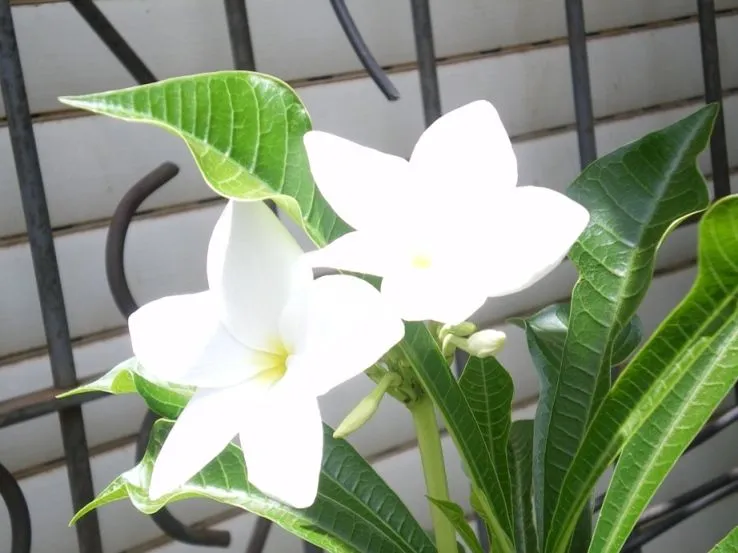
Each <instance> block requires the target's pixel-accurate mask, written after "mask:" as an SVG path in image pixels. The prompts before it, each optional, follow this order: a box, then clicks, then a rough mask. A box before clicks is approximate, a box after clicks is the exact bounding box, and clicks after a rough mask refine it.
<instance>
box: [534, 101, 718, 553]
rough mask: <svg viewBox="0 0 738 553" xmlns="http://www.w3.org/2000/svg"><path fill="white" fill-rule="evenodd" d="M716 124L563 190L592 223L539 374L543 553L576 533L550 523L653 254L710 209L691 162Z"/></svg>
mask: <svg viewBox="0 0 738 553" xmlns="http://www.w3.org/2000/svg"><path fill="white" fill-rule="evenodd" d="M715 115H716V107H715V106H708V107H705V108H703V109H701V110H699V111H698V112H696V113H695V114H693V115H691V116H689V117H687V118H685V119H683V120H682V121H679V122H678V123H676V124H674V125H671V126H670V127H667V128H666V129H664V130H661V131H657V132H654V133H651V134H649V135H647V136H645V137H644V138H642V139H640V140H637V141H635V142H632V143H631V144H628V145H626V146H624V147H622V148H620V149H618V150H616V151H614V152H613V153H611V154H608V155H606V156H604V157H602V158H600V159H599V160H597V161H595V162H594V163H592V164H591V165H589V167H587V169H585V171H584V172H583V173H582V174H581V175H580V176H579V177H578V178H577V179H576V180H575V181H574V183H573V184H572V185H571V187H570V188H569V189H568V195H569V196H570V197H571V198H572V199H574V200H576V201H577V202H579V203H580V204H582V205H583V206H584V207H586V208H587V209H588V210H589V212H590V215H591V220H590V223H589V226H588V227H587V229H586V230H585V231H584V233H583V234H582V235H581V236H580V238H579V240H578V241H577V242H576V244H575V245H574V246H573V248H572V250H571V252H570V255H569V257H570V258H571V260H572V262H573V263H574V265H575V266H576V268H577V270H578V272H579V279H578V281H577V283H576V285H575V287H574V290H573V292H572V299H571V307H570V315H569V324H568V333H567V337H566V340H565V342H564V347H563V354H562V358H561V362H560V364H559V365H558V367H555V366H553V367H546V368H545V369H542V368H541V367H539V370H541V372H542V373H543V378H542V381H543V382H542V395H541V397H540V401H539V408H538V412H537V415H536V430H535V441H534V457H533V481H534V493H535V497H536V518H537V529H538V532H539V538H540V540H541V542H542V543H544V544H545V547H544V551H545V552H546V553H552V552H554V551H555V552H556V553H560V552H562V551H565V550H566V548H567V546H568V543H569V540H570V538H571V532H572V531H573V526H572V527H569V526H568V525H567V526H566V527H564V526H561V525H557V524H555V523H554V522H553V519H554V513H555V511H556V510H557V509H559V510H560V511H564V512H566V517H565V518H567V519H569V518H571V516H572V512H571V509H573V508H574V505H572V504H571V503H570V502H561V501H560V493H561V488H562V485H563V483H564V477H565V476H566V474H567V471H568V470H569V468H570V466H571V463H572V459H573V458H574V455H575V454H576V451H577V449H578V448H579V445H580V444H581V442H582V437H583V435H584V432H585V430H586V428H587V424H588V422H589V421H590V420H591V417H592V415H593V414H594V412H595V411H596V410H597V407H598V405H597V404H598V403H599V400H600V399H601V397H602V396H603V395H604V392H605V391H606V390H607V388H608V387H609V379H610V369H611V367H612V358H613V355H612V354H613V344H614V342H615V338H616V337H617V336H618V335H619V334H620V333H621V332H622V330H623V329H624V328H625V327H626V325H627V324H628V322H629V321H630V320H631V319H632V317H633V316H634V315H635V312H636V309H637V308H638V305H639V304H640V301H641V299H642V298H643V296H644V295H645V293H646V290H647V288H648V285H649V283H650V282H651V278H652V276H653V268H654V262H655V253H656V249H657V247H658V245H659V244H660V242H661V241H662V239H663V238H664V236H665V234H666V233H667V231H668V230H669V229H670V228H671V225H672V224H673V223H674V222H675V221H677V220H680V219H682V218H683V217H685V216H686V215H688V214H690V213H693V212H696V211H699V210H702V209H704V208H705V207H706V206H707V202H708V195H707V188H706V186H705V183H704V179H703V177H702V175H701V174H700V173H699V171H698V170H697V164H696V159H697V155H698V154H699V153H700V152H701V151H702V150H703V149H704V148H705V146H706V145H707V142H708V140H709V136H710V131H711V128H712V123H713V121H714V118H715ZM580 509H581V508H580ZM574 514H575V517H576V516H578V512H577V513H574ZM575 520H576V518H575Z"/></svg>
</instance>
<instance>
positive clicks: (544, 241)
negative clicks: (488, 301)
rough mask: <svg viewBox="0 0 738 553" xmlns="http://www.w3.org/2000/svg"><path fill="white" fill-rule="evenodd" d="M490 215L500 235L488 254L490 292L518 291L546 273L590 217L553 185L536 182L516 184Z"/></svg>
mask: <svg viewBox="0 0 738 553" xmlns="http://www.w3.org/2000/svg"><path fill="white" fill-rule="evenodd" d="M490 217H491V219H494V224H495V225H496V227H497V229H498V231H497V234H498V235H499V236H500V239H498V241H496V242H494V243H493V244H491V247H490V249H489V252H490V255H489V256H488V257H487V262H488V263H489V268H488V274H490V275H491V278H490V280H489V281H488V288H487V291H488V293H489V295H490V296H504V295H507V294H512V293H514V292H519V291H520V290H524V289H525V288H528V287H529V286H531V285H532V284H534V283H536V282H537V281H539V280H540V279H542V278H543V277H545V276H546V275H547V274H549V273H550V272H551V271H552V270H553V269H555V268H556V266H557V265H558V264H559V263H561V261H562V260H563V259H564V257H566V254H567V253H568V252H569V249H570V248H571V246H572V245H573V244H574V242H575V241H576V240H577V238H578V237H579V235H580V234H581V233H582V232H583V231H584V229H585V228H586V226H587V224H588V222H589V212H588V211H587V210H586V209H585V208H584V207H582V206H581V205H579V204H578V203H576V202H575V201H573V200H571V199H569V198H568V197H566V196H565V195H563V194H561V193H559V192H556V191H555V190H551V189H549V188H542V187H536V186H523V187H519V188H516V189H515V190H514V191H513V192H512V193H511V194H510V196H509V197H508V198H506V199H505V201H504V203H502V204H501V205H500V206H499V209H496V210H495V212H494V214H492V215H491V216H490ZM503 232H504V233H505V234H504V236H503V235H502V234H501V233H503ZM503 237H504V239H501V238H503Z"/></svg>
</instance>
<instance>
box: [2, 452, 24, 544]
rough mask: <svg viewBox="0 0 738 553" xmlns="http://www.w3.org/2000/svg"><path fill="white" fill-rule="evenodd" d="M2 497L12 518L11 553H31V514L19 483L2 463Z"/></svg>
mask: <svg viewBox="0 0 738 553" xmlns="http://www.w3.org/2000/svg"><path fill="white" fill-rule="evenodd" d="M0 497H2V498H3V501H4V502H5V505H6V507H7V508H8V515H9V517H10V553H31V514H30V513H29V512H28V503H27V502H26V497H25V496H24V495H23V490H22V489H21V488H20V486H19V485H18V481H17V480H16V479H15V477H14V476H13V475H12V474H11V473H10V471H9V470H8V469H6V468H5V467H4V466H3V464H2V463H0Z"/></svg>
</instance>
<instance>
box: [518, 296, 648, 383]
mask: <svg viewBox="0 0 738 553" xmlns="http://www.w3.org/2000/svg"><path fill="white" fill-rule="evenodd" d="M569 313H570V307H569V303H568V302H567V303H554V304H552V305H549V306H548V307H544V308H543V309H541V310H540V311H538V312H537V313H535V314H534V315H532V316H531V317H529V318H527V319H513V320H511V322H513V323H514V324H516V325H518V326H520V327H522V328H523V329H525V330H528V329H529V328H530V330H531V331H532V332H533V336H532V337H533V338H534V339H536V340H538V341H540V342H544V343H541V344H539V347H541V348H543V349H542V350H541V353H542V354H543V355H544V357H545V359H543V360H541V362H543V361H547V362H548V364H550V365H551V366H552V368H555V369H557V370H558V368H559V366H560V365H561V359H562V357H563V354H564V343H565V342H566V333H567V332H568V330H569ZM641 340H643V323H641V319H640V318H639V317H638V315H634V316H633V317H632V318H631V319H630V321H628V324H627V325H626V327H625V328H624V329H623V330H622V331H621V332H620V334H618V336H617V337H616V338H615V342H614V343H613V351H612V358H611V360H610V362H611V364H612V365H613V366H614V365H618V364H620V363H622V362H623V361H625V360H626V359H627V358H628V357H630V355H631V354H632V353H633V352H634V351H635V350H636V348H637V347H638V346H639V345H640V343H641Z"/></svg>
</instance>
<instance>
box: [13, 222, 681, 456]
mask: <svg viewBox="0 0 738 553" xmlns="http://www.w3.org/2000/svg"><path fill="white" fill-rule="evenodd" d="M692 230H693V227H692V228H691V229H690V228H685V229H679V230H677V231H676V234H675V235H674V236H672V237H671V239H670V240H669V241H667V243H666V245H665V248H664V251H663V253H664V254H666V255H667V256H668V255H670V254H672V252H673V251H676V247H675V246H677V245H678V246H679V247H680V249H685V248H689V250H688V251H690V250H691V251H694V245H693V243H692V242H693V236H694V233H693V232H691V231H692ZM693 275H694V271H693V269H689V270H681V271H679V272H676V273H673V274H669V275H665V276H660V277H658V281H657V282H656V283H654V285H653V286H652V287H651V289H650V290H649V293H648V296H647V299H646V301H645V303H644V305H643V308H642V309H641V316H642V318H643V321H644V326H645V328H646V331H647V332H650V331H651V330H652V329H653V328H655V327H656V325H657V324H658V323H659V322H660V321H661V319H662V318H663V317H664V316H665V314H666V313H667V312H668V311H669V309H670V308H671V307H672V306H674V305H676V304H677V302H678V301H679V300H680V299H681V298H682V297H683V296H684V294H685V293H686V292H687V291H688V290H689V287H690V285H691V282H692V279H693ZM574 278H575V275H574V271H573V269H572V268H571V266H570V265H568V264H567V265H566V266H564V267H562V268H561V269H560V270H559V271H558V272H557V273H556V274H555V275H554V276H553V277H552V278H550V279H547V280H546V282H545V290H547V292H548V294H549V296H550V295H551V294H552V289H553V290H554V291H556V292H558V297H560V298H563V297H565V296H566V295H567V294H568V293H569V291H570V290H571V286H572V283H573V279H574ZM536 288H537V289H538V290H534V291H533V293H531V294H529V295H527V297H526V300H527V301H528V302H531V303H532V302H534V301H535V302H536V304H535V305H542V304H543V303H548V302H549V301H551V299H553V298H550V297H549V299H546V300H543V298H542V294H541V291H542V290H543V289H544V286H543V285H539V286H537V287H536ZM487 312H488V314H489V315H494V316H496V317H497V318H498V320H499V319H500V318H501V317H505V316H509V315H512V314H513V313H511V312H507V311H502V309H495V306H494V304H492V305H491V306H488V308H487ZM485 326H488V325H485ZM495 327H496V328H498V329H499V330H501V331H503V332H505V333H506V335H507V343H506V344H505V348H504V349H503V351H502V352H501V353H500V355H499V359H500V361H501V362H502V363H503V364H504V365H505V366H506V367H507V368H508V370H510V373H511V374H512V377H513V381H514V385H515V401H516V403H518V404H519V403H523V402H525V401H526V400H530V399H531V398H533V397H535V396H536V395H537V393H538V379H537V377H536V373H535V369H534V367H533V364H532V362H531V360H530V356H529V355H528V349H527V346H526V341H525V336H524V334H523V332H521V331H520V330H519V329H517V328H516V327H513V326H512V325H509V324H499V323H498V324H497V325H495ZM74 354H75V361H76V363H77V371H78V375H79V376H80V378H83V379H86V378H90V377H91V376H93V375H96V374H98V373H100V372H103V371H105V370H107V369H108V368H110V367H112V366H114V365H115V364H117V363H118V362H120V361H122V360H123V359H126V358H128V357H129V356H130V355H131V350H130V343H129V339H128V336H127V335H126V334H122V335H120V336H118V337H116V338H112V339H108V340H99V341H94V342H91V343H88V344H85V345H80V346H77V347H76V348H75V349H74ZM51 385H52V382H51V368H50V366H49V362H48V358H47V357H46V356H40V357H35V358H32V359H27V360H25V361H21V362H18V363H15V364H12V365H7V366H5V367H2V368H0V401H3V400H7V399H10V398H12V397H16V396H20V395H24V394H29V393H31V392H35V391H38V390H42V389H44V388H48V387H51ZM372 388H373V385H372V383H371V381H370V380H369V379H368V378H364V377H360V378H356V379H353V380H351V381H350V382H347V383H345V384H344V385H342V386H340V387H339V388H337V389H335V390H333V391H332V392H331V393H329V394H327V395H326V396H325V397H323V398H321V406H322V413H323V416H324V418H325V420H326V421H327V422H328V423H329V424H331V425H332V426H334V427H335V426H337V425H338V423H340V422H341V421H342V420H343V418H344V417H345V416H346V415H347V414H348V413H349V412H350V411H351V409H352V408H353V407H354V406H355V405H356V404H357V403H358V401H359V400H360V399H361V398H362V397H364V396H365V395H367V394H368V393H369V392H370V390H371V389H372ZM83 409H84V411H85V420H86V421H87V424H86V427H87V431H88V440H89V442H90V444H91V446H96V445H100V444H102V443H104V442H107V441H110V440H112V439H116V438H120V437H124V436H128V435H131V434H134V433H136V432H137V431H138V428H139V425H140V424H141V420H142V419H143V416H144V413H145V409H144V406H143V405H142V403H141V402H140V401H139V399H138V398H136V397H133V396H122V397H116V398H108V399H102V400H97V401H95V402H92V403H90V404H87V405H85V406H84V407H83ZM27 436H34V439H33V440H27V439H26V438H25V437H27ZM412 436H413V429H412V423H411V420H410V418H409V417H408V416H407V413H405V412H404V410H403V408H402V407H401V406H400V405H399V404H398V403H397V402H395V401H391V400H388V401H384V402H383V403H382V405H381V407H380V410H379V411H378V413H377V414H376V416H375V417H374V418H373V419H372V420H371V422H370V423H369V424H367V425H366V426H365V427H364V428H362V429H361V430H359V431H358V432H357V433H355V434H354V435H352V436H351V442H352V443H353V444H354V445H355V446H356V447H357V448H358V449H359V451H361V452H362V453H364V454H367V455H375V454H378V453H380V452H382V451H387V450H389V449H391V448H393V447H397V446H399V445H400V444H402V443H405V442H406V441H408V440H410V439H411V438H412ZM18 443H23V444H24V446H23V447H21V448H19V447H17V444H18ZM61 455H62V446H61V436H60V434H59V427H58V423H57V420H56V417H55V416H54V415H49V416H46V417H43V418H40V419H37V420H33V421H28V422H25V423H21V424H18V425H15V426H12V427H8V428H3V429H0V460H2V462H3V463H4V464H5V465H6V466H7V467H8V468H9V469H10V470H20V469H23V468H26V467H29V466H34V465H40V464H43V463H47V462H49V461H51V460H52V459H55V458H58V457H60V456H61Z"/></svg>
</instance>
